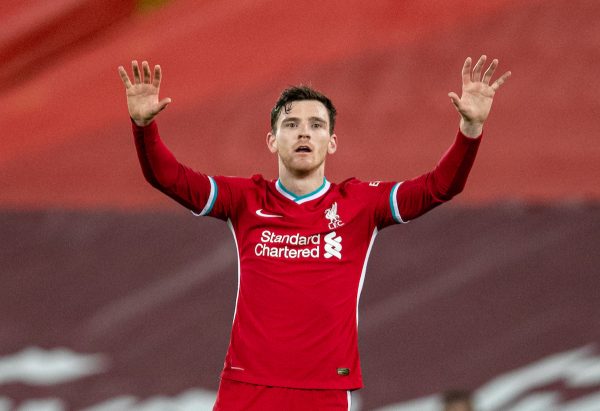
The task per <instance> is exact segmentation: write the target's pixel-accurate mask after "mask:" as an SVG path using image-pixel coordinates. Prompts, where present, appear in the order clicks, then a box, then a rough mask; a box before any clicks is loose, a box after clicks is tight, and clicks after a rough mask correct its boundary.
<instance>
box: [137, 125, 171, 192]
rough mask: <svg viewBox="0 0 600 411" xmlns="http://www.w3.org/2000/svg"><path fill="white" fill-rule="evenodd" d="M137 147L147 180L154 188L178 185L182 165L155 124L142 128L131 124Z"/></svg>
mask: <svg viewBox="0 0 600 411" xmlns="http://www.w3.org/2000/svg"><path fill="white" fill-rule="evenodd" d="M131 127H132V130H133V135H134V139H135V147H136V150H137V154H138V159H139V161H140V166H141V167H142V172H143V173H144V177H145V178H146V180H147V181H148V182H149V183H150V184H151V185H153V186H155V187H157V188H159V187H169V186H172V185H174V184H175V183H176V181H177V175H178V173H179V167H180V164H179V162H178V161H177V159H175V156H174V155H173V154H172V153H171V151H169V149H168V148H167V146H165V144H164V143H163V142H162V140H161V138H160V135H159V133H158V127H157V126H156V123H155V122H151V123H150V124H148V125H147V126H145V127H140V126H138V125H137V124H135V122H133V121H132V122H131Z"/></svg>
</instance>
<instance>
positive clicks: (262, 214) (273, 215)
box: [256, 208, 283, 217]
mask: <svg viewBox="0 0 600 411" xmlns="http://www.w3.org/2000/svg"><path fill="white" fill-rule="evenodd" d="M256 215H259V216H261V217H283V216H282V215H275V214H266V213H263V210H262V208H260V209H258V210H256Z"/></svg>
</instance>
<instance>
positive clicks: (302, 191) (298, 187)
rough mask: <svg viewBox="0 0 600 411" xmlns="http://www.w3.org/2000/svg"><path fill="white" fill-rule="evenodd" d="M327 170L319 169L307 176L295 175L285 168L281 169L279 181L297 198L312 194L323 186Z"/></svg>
mask: <svg viewBox="0 0 600 411" xmlns="http://www.w3.org/2000/svg"><path fill="white" fill-rule="evenodd" d="M324 178H325V168H324V167H319V168H317V169H316V170H314V171H312V172H309V173H307V174H293V173H291V172H290V171H288V170H287V169H286V168H285V167H280V168H279V181H281V184H283V186H284V187H285V188H286V189H287V190H289V191H291V192H292V193H294V194H295V195H297V196H299V197H300V196H303V195H306V194H309V193H312V192H313V191H315V190H316V189H318V188H319V187H321V186H322V185H323V179H324Z"/></svg>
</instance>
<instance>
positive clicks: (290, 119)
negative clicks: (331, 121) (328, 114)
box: [281, 116, 327, 124]
mask: <svg viewBox="0 0 600 411" xmlns="http://www.w3.org/2000/svg"><path fill="white" fill-rule="evenodd" d="M300 120H301V119H300V118H299V117H287V118H285V119H284V120H283V121H282V122H281V123H287V122H290V121H296V122H297V121H300ZM308 121H316V122H318V123H323V124H327V121H325V120H323V119H322V118H321V117H314V116H313V117H309V118H308Z"/></svg>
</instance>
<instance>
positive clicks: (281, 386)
mask: <svg viewBox="0 0 600 411" xmlns="http://www.w3.org/2000/svg"><path fill="white" fill-rule="evenodd" d="M485 61H486V57H485V56H482V57H481V58H480V59H479V61H478V62H477V64H475V66H474V67H472V66H471V59H470V58H467V59H466V61H465V63H464V66H463V71H462V79H463V88H462V96H461V97H460V98H459V97H458V95H457V94H455V93H449V97H450V99H451V101H452V103H453V104H454V106H455V107H456V109H457V110H458V112H459V113H460V115H461V120H460V131H459V132H458V134H457V137H456V140H455V142H454V144H453V145H452V146H451V147H450V149H449V150H448V151H447V152H446V154H445V155H444V156H443V157H442V159H441V160H440V162H439V163H438V165H437V167H436V168H435V169H434V170H433V171H432V172H430V173H427V174H424V175H422V176H420V177H417V178H415V179H412V180H408V181H404V182H400V183H399V182H379V181H376V182H370V183H368V182H361V181H358V180H356V179H349V180H346V181H344V182H342V183H340V184H335V183H331V182H329V181H328V180H327V179H326V178H325V159H326V157H327V155H328V154H333V153H335V151H336V150H337V147H338V141H337V136H336V135H335V133H334V126H335V115H336V111H335V108H334V106H333V104H332V103H331V101H330V100H329V98H327V97H326V96H324V95H323V94H321V93H319V92H316V91H315V90H312V89H310V88H308V87H293V88H290V89H287V90H284V92H283V93H282V94H281V96H280V98H279V100H278V101H277V103H276V104H275V107H274V108H273V111H272V113H271V130H270V131H269V133H268V134H267V138H266V143H267V147H268V149H269V150H270V151H271V152H272V153H274V154H277V158H278V169H279V178H278V179H277V180H276V181H267V180H265V179H264V178H263V177H262V176H260V175H255V176H253V177H252V178H234V177H223V176H207V175H204V174H202V173H199V172H196V171H193V170H192V169H190V168H188V167H186V166H184V165H182V164H180V163H178V162H177V160H176V159H175V157H174V156H173V155H172V154H171V153H170V152H169V150H168V149H167V148H166V146H165V145H164V144H163V143H162V141H161V139H160V137H159V134H158V128H157V125H156V122H155V121H154V119H155V117H156V115H157V114H158V113H160V112H161V111H162V110H164V109H165V108H166V107H167V105H168V104H169V103H170V102H171V100H170V99H169V98H165V99H162V100H159V98H158V94H159V88H160V80H161V69H160V66H155V67H154V71H153V73H151V71H150V66H149V64H148V63H147V62H146V61H144V62H143V63H142V70H140V68H139V65H138V63H137V62H136V61H133V62H132V68H133V77H134V81H133V83H132V82H131V80H130V79H129V77H128V75H127V73H126V71H125V69H124V68H123V67H119V73H120V76H121V79H122V80H123V83H124V84H125V87H126V94H127V106H128V109H129V114H130V116H131V119H132V122H133V124H132V127H133V133H134V136H135V143H136V147H137V152H138V156H139V160H140V163H141V166H142V170H143V173H144V176H145V177H146V179H147V180H148V182H149V183H150V184H152V185H153V186H154V187H156V188H157V189H159V190H160V191H162V192H163V193H165V194H167V195H168V196H170V197H172V198H173V199H175V200H176V201H178V202H179V203H180V204H182V205H183V206H185V207H187V208H188V209H190V210H191V211H192V212H193V213H194V214H196V215H201V216H206V215H208V216H212V217H216V218H219V219H221V220H224V221H227V222H228V224H229V227H230V229H231V231H232V233H233V235H234V239H235V241H236V245H237V251H238V258H239V261H238V294H237V300H236V309H235V313H234V321H233V327H232V332H231V342H230V346H229V349H228V352H227V355H226V358H225V366H224V369H223V372H222V374H221V384H220V386H219V392H218V394H217V401H216V403H215V408H214V410H219V411H229V410H260V411H269V410H278V411H279V410H296V409H297V410H324V411H328V410H332V411H333V410H349V409H350V401H351V395H350V391H351V390H355V389H358V388H361V387H362V377H361V370H360V363H359V358H358V348H357V324H358V300H359V297H360V291H361V289H362V284H363V281H364V274H365V269H366V266H367V259H368V256H369V253H370V251H371V246H372V244H373V241H374V239H375V236H376V234H377V232H378V230H381V229H382V228H384V227H386V226H388V225H391V224H395V223H405V222H407V221H409V220H411V219H413V218H416V217H418V216H420V215H421V214H423V213H425V212H427V211H428V210H430V209H432V208H433V207H435V206H437V205H439V204H441V203H442V202H444V201H447V200H449V199H450V198H452V196H454V195H456V194H458V193H459V192H460V191H461V190H462V188H463V187H464V184H465V181H466V178H467V175H468V173H469V170H470V169H471V166H472V164H473V161H474V158H475V154H476V152H477V147H478V146H479V142H480V140H481V137H480V136H481V133H482V130H483V123H484V121H485V120H486V119H487V117H488V114H489V112H490V108H491V105H492V99H493V97H494V94H495V92H496V91H497V90H498V88H499V87H500V86H501V85H502V83H503V82H504V81H505V80H506V79H507V78H508V76H509V75H510V72H507V73H506V74H504V75H503V76H501V77H500V78H498V79H497V80H496V81H495V82H493V83H492V84H491V85H490V80H491V77H492V75H493V73H494V71H495V69H496V66H497V64H498V61H497V60H493V62H492V63H491V64H490V66H489V68H488V69H487V70H486V71H485V73H482V72H483V68H484V64H485Z"/></svg>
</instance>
